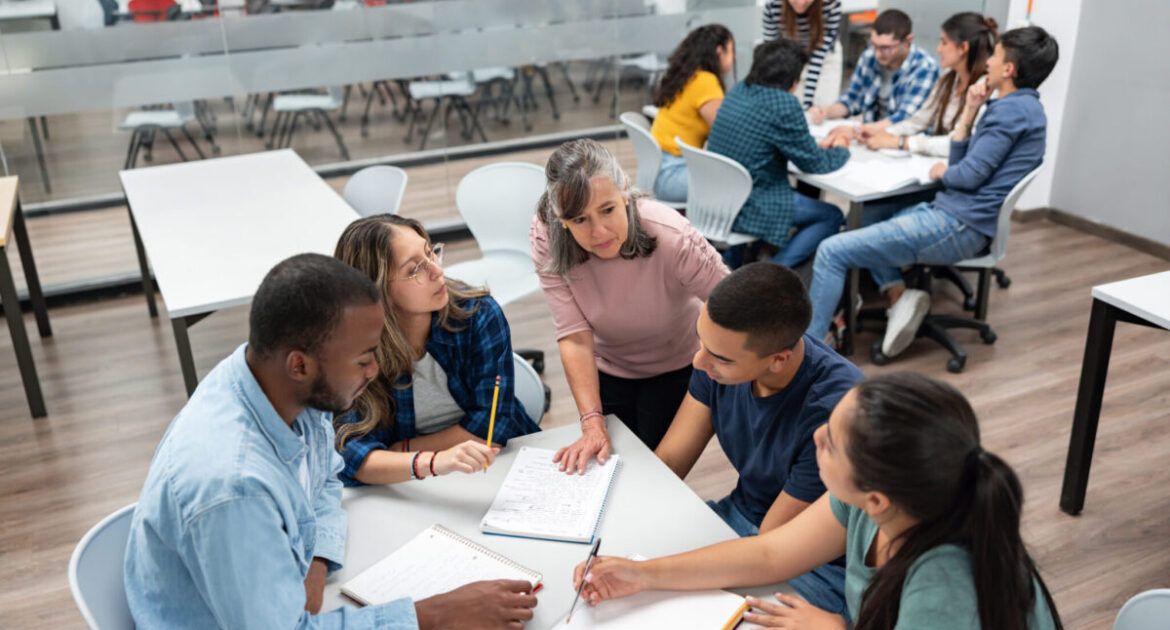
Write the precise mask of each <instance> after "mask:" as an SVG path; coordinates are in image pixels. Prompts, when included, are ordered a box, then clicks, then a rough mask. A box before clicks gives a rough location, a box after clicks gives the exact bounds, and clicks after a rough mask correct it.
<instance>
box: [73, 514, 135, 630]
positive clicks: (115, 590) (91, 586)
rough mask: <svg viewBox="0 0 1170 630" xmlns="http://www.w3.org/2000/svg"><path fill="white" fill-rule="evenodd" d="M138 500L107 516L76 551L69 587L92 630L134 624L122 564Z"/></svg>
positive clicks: (88, 534)
mask: <svg viewBox="0 0 1170 630" xmlns="http://www.w3.org/2000/svg"><path fill="white" fill-rule="evenodd" d="M134 505H135V504H134V503H131V504H130V505H127V506H126V507H124V508H122V509H120V510H118V511H116V512H114V513H113V514H110V515H109V516H107V517H105V518H103V519H102V520H101V522H99V523H98V524H97V525H94V526H93V527H92V528H91V529H90V530H89V531H88V532H86V533H85V536H82V537H81V541H80V542H78V543H77V547H76V548H74V550H73V557H72V558H70V560H69V589H70V590H72V591H73V601H74V602H76V603H77V609H78V610H79V611H80V612H81V618H82V619H84V620H85V623H86V624H87V625H88V626H89V627H90V628H91V630H121V629H122V628H126V629H131V628H133V627H134V619H133V617H131V616H130V606H129V604H127V603H126V590H125V587H124V586H123V585H122V563H123V560H124V558H125V557H126V540H127V538H128V537H129V536H130V519H131V518H132V517H133V516H134Z"/></svg>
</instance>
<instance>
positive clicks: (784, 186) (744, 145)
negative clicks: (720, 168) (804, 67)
mask: <svg viewBox="0 0 1170 630" xmlns="http://www.w3.org/2000/svg"><path fill="white" fill-rule="evenodd" d="M707 149H708V150H710V151H713V152H715V153H718V154H720V155H725V156H727V157H729V158H731V159H733V160H735V161H736V162H739V163H740V164H741V165H743V167H744V168H746V169H747V170H748V172H749V173H751V176H752V193H751V195H750V196H749V197H748V199H747V201H746V202H744V204H743V207H742V208H740V211H739V216H737V217H736V219H735V224H734V225H733V226H732V229H734V230H735V231H736V232H743V233H745V234H754V235H755V236H758V237H760V238H762V239H764V240H765V241H767V242H769V243H771V244H772V245H775V246H777V247H784V246H785V245H786V244H787V243H788V232H789V230H791V228H792V220H793V216H794V214H795V213H796V205H795V200H794V198H793V192H792V187H791V186H789V185H788V161H789V160H791V161H792V163H793V164H795V165H796V166H797V167H799V168H800V170H802V171H804V172H806V173H828V172H830V171H835V170H837V169H838V168H841V165H842V164H844V163H845V161H846V160H848V159H849V150H848V149H844V148H841V147H835V148H832V149H822V148H820V147H818V146H817V143H816V140H815V139H814V138H813V137H812V135H811V134H809V131H808V121H807V120H805V117H804V110H803V108H802V107H801V105H800V99H798V98H796V97H795V96H793V95H792V94H790V93H788V92H785V91H784V90H781V89H780V88H774V87H765V86H763V85H748V84H746V83H739V84H737V85H736V86H735V87H733V88H731V90H730V91H728V92H727V96H725V97H724V98H723V104H722V105H720V106H719V115H718V116H716V117H715V124H714V125H712V126H711V135H710V136H708V137H707Z"/></svg>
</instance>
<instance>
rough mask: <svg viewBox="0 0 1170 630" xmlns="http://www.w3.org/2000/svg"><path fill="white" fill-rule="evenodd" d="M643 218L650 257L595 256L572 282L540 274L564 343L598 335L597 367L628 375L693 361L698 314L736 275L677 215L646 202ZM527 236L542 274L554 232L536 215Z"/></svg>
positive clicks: (642, 206)
mask: <svg viewBox="0 0 1170 630" xmlns="http://www.w3.org/2000/svg"><path fill="white" fill-rule="evenodd" d="M638 215H639V218H640V221H641V225H642V229H643V230H644V231H645V232H646V233H647V234H649V235H650V236H654V237H657V239H658V247H657V248H655V250H654V253H653V254H651V255H650V256H649V257H646V258H634V259H632V260H626V259H624V258H621V257H617V258H611V259H608V260H607V259H602V258H597V257H596V256H593V255H590V257H589V260H587V261H585V262H584V263H582V264H580V265H578V266H576V267H574V268H573V269H572V270H571V271H570V272H569V274H568V276H567V277H566V276H559V275H556V274H546V273H542V274H540V287H541V289H543V290H544V297H545V299H546V300H548V305H549V308H550V309H551V310H552V316H553V323H554V324H555V325H556V328H557V340H558V341H560V340H561V339H563V338H565V337H567V336H568V335H571V334H573V333H576V332H580V331H582V330H588V331H591V332H592V333H593V349H594V353H595V354H596V356H597V369H599V370H601V371H603V372H605V373H606V374H610V375H612V376H618V377H622V378H647V377H651V376H657V375H659V374H664V373H666V372H669V371H672V370H677V369H679V368H682V367H684V366H686V365H687V364H689V363H690V362H691V359H692V357H693V356H694V354H695V352H696V351H698V349H699V337H698V335H697V334H696V333H695V322H696V321H697V320H698V318H699V309H700V307H701V306H702V303H703V302H705V301H706V300H707V296H708V295H709V294H710V293H711V289H712V288H714V287H715V285H716V284H717V283H718V282H719V281H720V280H722V279H723V277H724V276H726V275H727V274H728V273H729V272H728V270H727V267H726V266H725V265H724V264H723V260H722V259H721V258H720V256H719V252H717V251H715V248H714V247H712V246H711V245H710V243H708V242H707V240H706V239H704V238H703V236H702V235H701V234H699V232H698V231H697V230H695V228H694V227H693V226H691V224H690V223H689V222H688V221H687V220H686V218H684V217H683V216H682V215H680V214H679V213H678V212H676V211H675V210H673V209H671V208H669V207H667V206H664V205H662V204H660V203H658V202H657V201H653V200H651V199H641V200H639V201H638ZM556 227H557V229H560V226H556ZM528 236H529V240H530V241H531V243H532V260H533V262H534V263H535V264H536V268H537V269H538V270H539V269H540V268H541V267H542V266H543V265H544V261H545V258H546V257H547V256H548V227H547V226H545V224H544V223H541V221H540V219H539V218H533V220H532V227H531V229H530V230H529V232H528Z"/></svg>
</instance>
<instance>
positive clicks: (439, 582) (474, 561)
mask: <svg viewBox="0 0 1170 630" xmlns="http://www.w3.org/2000/svg"><path fill="white" fill-rule="evenodd" d="M499 579H505V580H527V581H529V582H533V583H535V582H536V581H539V577H538V576H537V575H536V574H534V573H532V572H526V571H524V570H522V569H520V568H518V567H514V566H509V565H507V564H504V563H502V562H500V560H498V559H496V558H493V557H491V556H490V555H485V554H484V553H483V551H481V550H478V549H475V548H474V547H469V546H467V545H466V544H464V543H463V542H460V540H458V539H456V538H452V537H450V536H448V535H446V534H444V533H440V531H439V530H437V529H436V528H435V527H429V528H427V529H425V530H423V531H422V532H420V533H419V534H418V535H417V536H415V537H414V538H412V539H411V540H410V542H408V543H406V544H405V545H403V546H402V547H400V548H399V549H398V550H397V551H395V552H394V553H392V554H390V555H389V556H386V557H385V558H383V559H382V560H380V561H378V563H377V564H375V565H374V566H372V567H370V568H369V569H366V570H365V571H363V572H362V573H361V575H358V576H357V577H355V578H354V579H352V580H350V581H349V582H346V583H345V585H344V586H343V587H342V589H341V592H342V593H345V594H346V595H349V596H351V597H353V598H355V599H357V600H358V601H360V602H363V603H366V604H369V605H376V604H384V603H386V602H390V601H393V600H396V599H399V598H402V597H410V598H412V599H414V600H415V601H418V600H420V599H426V598H428V597H430V596H432V595H438V594H440V593H446V592H447V591H450V590H452V589H456V588H459V587H460V586H463V585H465V584H470V583H472V582H478V581H480V580H499ZM534 585H535V584H534Z"/></svg>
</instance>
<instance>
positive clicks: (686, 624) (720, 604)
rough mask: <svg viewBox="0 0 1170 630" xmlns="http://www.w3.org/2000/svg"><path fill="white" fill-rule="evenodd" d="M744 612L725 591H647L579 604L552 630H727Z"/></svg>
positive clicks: (739, 600)
mask: <svg viewBox="0 0 1170 630" xmlns="http://www.w3.org/2000/svg"><path fill="white" fill-rule="evenodd" d="M747 609H748V606H747V602H746V601H745V600H744V598H742V597H740V596H739V595H736V594H734V593H728V592H727V591H696V592H670V591H647V592H644V593H638V594H637V595H633V596H630V597H625V598H622V599H615V600H611V601H607V602H602V603H600V604H598V605H597V606H594V607H590V606H587V605H586V604H585V603H584V602H581V603H578V604H577V609H576V610H575V611H574V612H573V620H572V621H571V622H570V623H565V617H561V619H560V621H559V622H557V625H555V626H553V630H584V629H594V630H626V629H629V630H633V629H635V628H638V629H642V628H694V630H729V629H730V628H734V627H735V626H736V624H737V623H739V620H740V618H742V617H743V613H744V612H745V611H746V610H747ZM567 614H568V612H567V611H566V615H567Z"/></svg>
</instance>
